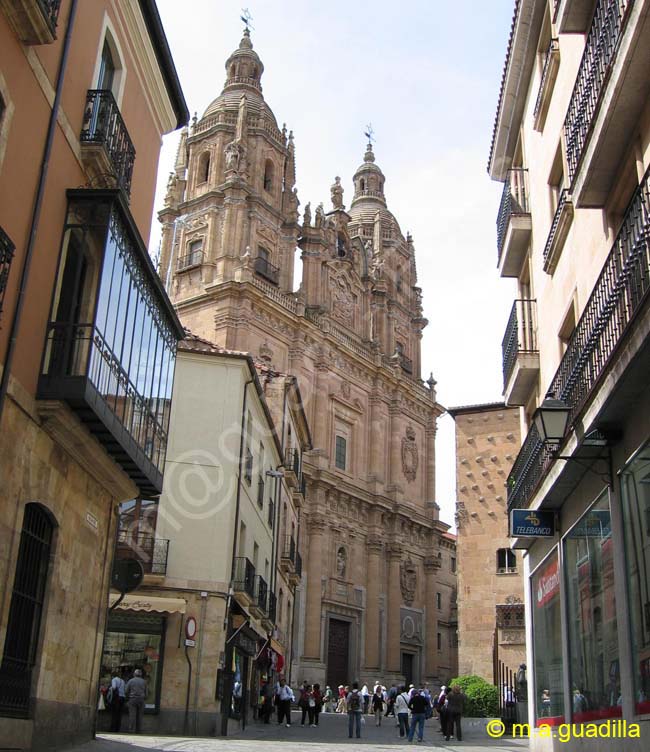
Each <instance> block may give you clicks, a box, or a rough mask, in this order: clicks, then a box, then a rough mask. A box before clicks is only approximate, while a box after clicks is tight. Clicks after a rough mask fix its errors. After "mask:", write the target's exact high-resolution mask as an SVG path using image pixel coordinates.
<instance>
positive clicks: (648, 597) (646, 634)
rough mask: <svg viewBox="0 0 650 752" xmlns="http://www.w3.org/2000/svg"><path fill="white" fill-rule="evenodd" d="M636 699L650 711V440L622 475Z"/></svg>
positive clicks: (638, 705)
mask: <svg viewBox="0 0 650 752" xmlns="http://www.w3.org/2000/svg"><path fill="white" fill-rule="evenodd" d="M621 498H622V502H623V520H624V526H625V555H626V568H627V577H626V579H627V583H628V601H629V611H630V626H631V632H632V634H631V642H632V660H633V664H632V668H633V671H632V676H633V678H634V694H635V697H634V703H635V709H636V712H637V713H638V714H645V713H650V443H649V444H646V446H645V447H644V448H643V449H642V450H641V451H640V452H639V453H638V454H637V455H636V457H635V458H634V459H633V460H632V462H630V464H629V465H628V466H627V468H626V469H625V471H624V472H623V473H622V476H621Z"/></svg>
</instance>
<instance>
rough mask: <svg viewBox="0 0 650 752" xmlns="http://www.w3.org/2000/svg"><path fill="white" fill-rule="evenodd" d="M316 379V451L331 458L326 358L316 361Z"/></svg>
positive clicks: (314, 428)
mask: <svg viewBox="0 0 650 752" xmlns="http://www.w3.org/2000/svg"><path fill="white" fill-rule="evenodd" d="M315 365H316V373H315V376H316V378H315V379H314V381H315V383H314V391H313V393H312V399H313V400H314V409H313V413H312V422H311V425H312V426H313V438H314V449H319V450H320V451H321V452H324V453H325V454H326V455H328V456H329V454H330V447H331V446H332V437H331V435H330V433H329V431H330V420H329V418H330V416H329V410H330V404H329V403H330V397H329V384H328V381H329V379H328V376H329V368H328V365H327V363H326V361H325V358H324V356H323V357H320V356H319V358H318V360H317V361H316V364H315Z"/></svg>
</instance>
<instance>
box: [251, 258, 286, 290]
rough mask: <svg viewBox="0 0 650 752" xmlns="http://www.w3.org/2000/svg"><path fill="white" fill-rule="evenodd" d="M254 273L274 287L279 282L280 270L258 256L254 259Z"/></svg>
mask: <svg viewBox="0 0 650 752" xmlns="http://www.w3.org/2000/svg"><path fill="white" fill-rule="evenodd" d="M254 268H255V273H256V274H259V275H260V277H264V279H268V281H269V282H271V283H272V284H274V285H277V284H278V283H279V281H280V270H279V269H278V267H277V266H273V264H272V263H271V262H270V261H269V260H268V259H265V258H263V257H262V256H258V257H257V258H256V259H255V267H254Z"/></svg>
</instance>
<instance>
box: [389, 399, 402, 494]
mask: <svg viewBox="0 0 650 752" xmlns="http://www.w3.org/2000/svg"><path fill="white" fill-rule="evenodd" d="M389 414H390V434H389V435H390V473H389V475H388V477H389V478H390V485H391V486H396V485H400V484H401V481H402V435H401V432H400V419H401V415H402V410H401V407H400V405H399V402H393V404H391V406H390V408H389Z"/></svg>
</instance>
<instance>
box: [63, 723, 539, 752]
mask: <svg viewBox="0 0 650 752" xmlns="http://www.w3.org/2000/svg"><path fill="white" fill-rule="evenodd" d="M297 720H298V721H299V715H298V714H296V713H294V717H293V725H292V726H291V728H285V727H284V726H278V725H277V724H274V725H268V726H265V725H262V724H258V723H257V722H253V723H252V724H251V725H250V726H248V728H247V729H246V730H245V731H244V732H242V733H241V734H239V735H237V736H230V737H228V738H227V739H224V738H217V739H214V738H210V739H207V738H196V737H192V738H186V737H169V736H167V737H162V736H131V735H127V734H102V735H98V737H97V739H96V740H95V741H93V742H88V743H86V744H82V745H81V746H77V747H74V748H73V749H70V750H68V751H67V752H334V750H338V749H340V748H341V747H347V746H348V745H349V746H359V745H363V747H364V750H366V752H384V751H387V750H396V749H399V748H400V747H406V746H409V747H410V746H411V745H409V744H408V742H407V741H406V740H401V739H400V738H399V734H398V731H397V729H396V728H395V724H394V722H393V719H392V718H390V719H385V720H384V722H383V724H382V726H381V727H379V728H377V727H376V726H375V724H374V719H373V718H372V717H367V719H366V724H365V725H364V726H363V728H362V732H361V733H362V738H361V739H348V727H347V720H348V719H347V716H338V715H334V714H328V715H322V716H321V724H320V726H319V727H318V728H309V727H308V726H305V727H304V728H303V727H301V726H300V723H299V722H296V721H297ZM438 728H439V726H438V723H437V721H435V720H432V721H428V722H427V725H426V728H425V732H424V742H423V743H422V744H416V743H415V742H413V746H415V747H418V748H422V747H435V748H437V749H443V750H467V752H482V751H483V750H486V752H524V750H526V749H527V746H528V745H527V741H525V740H521V739H517V740H513V739H508V738H506V737H504V738H503V739H498V740H494V739H490V738H489V737H488V735H487V734H486V732H485V729H484V728H483V727H480V728H478V727H474V728H472V727H471V726H470V725H468V724H466V725H465V727H464V729H463V741H462V742H458V741H455V740H451V741H449V742H446V741H445V740H444V739H443V737H442V735H441V734H440V732H439V731H438Z"/></svg>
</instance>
